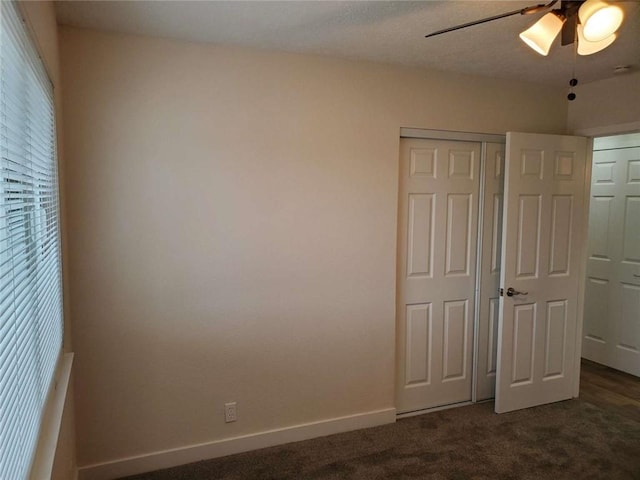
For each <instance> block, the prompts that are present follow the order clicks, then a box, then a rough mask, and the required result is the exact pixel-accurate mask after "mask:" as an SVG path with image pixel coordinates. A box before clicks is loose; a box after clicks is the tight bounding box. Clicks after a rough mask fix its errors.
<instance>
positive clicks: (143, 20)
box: [56, 0, 640, 86]
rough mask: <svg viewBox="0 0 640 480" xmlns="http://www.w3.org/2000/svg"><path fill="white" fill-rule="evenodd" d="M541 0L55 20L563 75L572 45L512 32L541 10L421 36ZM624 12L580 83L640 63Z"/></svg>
mask: <svg viewBox="0 0 640 480" xmlns="http://www.w3.org/2000/svg"><path fill="white" fill-rule="evenodd" d="M543 2H544V0H533V1H531V2H522V1H480V0H475V1H474V0H467V1H460V0H449V1H419V2H415V1H348V2H335V1H285V2H281V1H277V2H272V1H237V0H236V1H186V2H185V1H172V2H159V1H142V2H141V1H137V2H122V1H73V2H70V1H66V2H57V4H56V11H57V15H58V22H59V23H61V24H65V25H72V26H77V27H85V28H94V29H99V30H107V31H116V32H125V33H135V34H141V35H153V36H159V37H170V38H176V39H182V40H188V41H196V42H209V43H217V44H227V45H241V46H246V47H254V48H263V49H269V50H280V51H288V52H305V53H313V54H320V55H330V56H337V57H343V58H350V59H358V60H370V61H376V62H385V63H396V64H401V65H408V66H417V67H427V68H432V69H438V70H449V71H456V72H463V73H471V74H478V75H484V76H491V77H500V78H507V79H513V80H528V81H532V82H540V83H547V84H551V85H557V86H560V85H567V82H568V80H569V79H570V78H571V77H572V76H573V69H574V65H573V61H574V52H573V47H572V46H566V47H562V46H560V40H559V38H558V39H556V42H555V44H554V46H553V47H552V49H551V51H550V53H549V56H548V57H542V56H540V55H538V54H536V53H535V52H533V50H531V49H529V48H528V47H527V46H525V45H524V43H522V42H521V41H520V39H519V38H518V33H519V32H521V31H522V30H525V29H526V28H528V26H529V25H531V24H533V23H534V22H535V21H536V20H537V19H538V18H539V17H540V16H541V14H537V15H528V16H521V15H516V16H513V17H508V18H504V19H501V20H497V21H495V22H490V23H486V24H483V25H478V26H474V27H470V28H467V29H464V30H460V31H457V32H451V33H447V34H444V35H440V36H436V37H432V38H424V35H425V34H427V33H430V32H432V31H435V30H439V29H442V28H446V27H449V26H453V25H456V24H459V23H464V22H468V21H471V20H475V19H478V18H481V17H486V16H491V15H495V14H498V13H502V12H505V11H510V10H514V9H518V8H522V7H525V6H528V5H532V4H536V3H543ZM612 3H616V4H618V5H620V6H622V7H623V8H624V10H625V12H626V18H625V22H624V24H623V27H622V28H621V29H620V31H619V38H618V40H617V41H616V42H615V43H614V44H613V45H612V46H611V47H609V48H608V49H606V50H604V51H602V52H599V53H596V54H594V55H591V56H588V57H581V56H577V58H576V63H575V76H576V77H577V78H578V79H579V80H580V82H581V83H588V82H591V81H595V80H600V79H604V78H608V77H611V76H613V75H614V73H613V68H614V67H616V66H618V65H632V66H633V70H639V69H640V2H639V1H637V0H636V1H619V2H612Z"/></svg>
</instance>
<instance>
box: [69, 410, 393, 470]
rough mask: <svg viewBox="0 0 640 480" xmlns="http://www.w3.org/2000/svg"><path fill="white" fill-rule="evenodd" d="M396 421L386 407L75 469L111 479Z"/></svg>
mask: <svg viewBox="0 0 640 480" xmlns="http://www.w3.org/2000/svg"><path fill="white" fill-rule="evenodd" d="M395 421H396V409H395V408H387V409H383V410H374V411H371V412H365V413H359V414H355V415H348V416H344V417H336V418H331V419H327V420H320V421H317V422H310V423H304V424H299V425H293V426H290V427H285V428H279V429H274V430H268V431H265V432H258V433H254V434H248V435H242V436H238V437H232V438H226V439H222V440H216V441H212V442H207V443H200V444H195V445H189V446H185V447H180V448H174V449H170V450H163V451H159V452H153V453H149V454H146V455H139V456H134V457H127V458H122V459H118V460H113V461H110V462H104V463H97V464H93V465H86V466H82V467H80V468H79V469H78V480H113V479H116V478H120V477H125V476H128V475H135V474H138V473H144V472H150V471H153V470H160V469H163V468H170V467H175V466H178V465H184V464H187V463H192V462H197V461H200V460H205V459H210V458H217V457H223V456H226V455H233V454H235V453H242V452H247V451H249V450H257V449H259V448H266V447H272V446H275V445H282V444H285V443H290V442H298V441H301V440H308V439H311V438H316V437H323V436H325V435H332V434H334V433H342V432H348V431H351V430H357V429H360V428H369V427H376V426H379V425H384V424H387V423H393V422H395Z"/></svg>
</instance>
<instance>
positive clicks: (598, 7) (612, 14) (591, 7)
mask: <svg viewBox="0 0 640 480" xmlns="http://www.w3.org/2000/svg"><path fill="white" fill-rule="evenodd" d="M578 17H579V19H580V23H581V24H582V33H583V35H584V38H585V39H586V40H587V41H589V42H599V41H601V40H605V39H607V38H609V37H610V36H611V35H613V34H614V33H615V32H616V30H618V28H620V25H621V24H622V20H623V19H624V12H623V11H622V9H621V8H620V7H618V6H616V5H610V4H608V3H607V2H604V1H603V0H587V1H586V2H584V3H583V4H582V6H580V10H579V11H578Z"/></svg>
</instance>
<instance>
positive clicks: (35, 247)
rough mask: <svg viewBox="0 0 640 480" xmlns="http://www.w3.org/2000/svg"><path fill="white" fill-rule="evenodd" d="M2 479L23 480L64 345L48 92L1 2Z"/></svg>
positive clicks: (14, 11) (20, 27)
mask: <svg viewBox="0 0 640 480" xmlns="http://www.w3.org/2000/svg"><path fill="white" fill-rule="evenodd" d="M0 16H1V17H2V20H1V22H2V23H1V26H2V30H1V34H0V429H1V430H0V479H2V480H19V479H24V478H27V476H28V475H29V470H30V466H31V462H32V458H33V455H34V450H35V446H36V443H37V439H38V433H39V429H40V422H41V420H42V414H43V410H44V406H45V401H46V399H47V394H48V392H49V388H50V386H51V383H52V379H53V375H54V372H55V368H56V364H57V361H58V358H59V356H60V353H61V345H62V288H61V262H60V234H59V221H58V220H59V212H58V178H57V177H58V176H57V161H56V144H55V124H54V107H53V91H52V86H51V83H50V82H49V79H48V77H47V74H46V72H45V69H44V66H43V64H42V61H41V60H40V58H39V57H38V54H37V52H36V49H35V47H34V45H33V42H32V41H31V38H30V36H29V34H28V32H27V29H26V27H25V24H24V22H23V21H22V18H21V15H20V12H19V10H18V6H17V4H16V3H14V2H5V1H2V2H0Z"/></svg>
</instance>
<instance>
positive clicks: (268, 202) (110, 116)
mask: <svg viewBox="0 0 640 480" xmlns="http://www.w3.org/2000/svg"><path fill="white" fill-rule="evenodd" d="M61 52H62V70H63V79H64V86H65V96H64V114H65V126H66V128H65V145H66V162H67V163H66V165H67V169H68V170H67V194H68V203H69V208H68V230H69V233H70V238H69V242H70V245H69V252H70V255H69V258H70V287H71V295H72V296H71V299H72V305H71V314H72V319H73V322H74V346H75V351H76V362H77V363H76V368H77V370H76V373H77V375H76V389H77V392H78V395H77V398H76V404H77V409H76V413H77V419H78V435H79V441H78V447H79V448H78V456H79V463H80V464H81V465H88V464H94V463H97V462H104V461H109V460H115V459H119V458H123V457H126V456H132V455H138V454H144V453H148V452H154V451H159V450H163V449H170V448H175V447H181V446H186V445H192V444H195V443H199V442H208V441H212V440H217V439H225V438H229V437H232V436H237V435H242V434H250V433H253V432H259V431H264V430H267V429H273V428H280V427H286V426H291V425H296V424H300V423H305V422H312V421H316V420H323V419H329V418H334V417H339V416H343V415H350V414H355V413H361V412H367V411H372V410H376V409H383V408H386V407H392V406H393V404H394V336H395V325H394V317H395V314H394V309H395V304H394V302H395V259H396V245H395V243H396V240H395V239H396V202H397V181H398V178H397V168H398V167H397V161H398V160H397V157H398V148H399V138H398V135H399V128H400V127H402V126H405V127H422V128H431V129H448V130H460V131H473V132H487V133H504V132H505V131H507V130H510V129H512V130H520V131H537V132H557V133H563V132H564V127H565V125H566V100H565V91H564V90H565V89H564V88H563V89H559V90H553V89H549V88H547V87H540V86H535V85H530V84H521V83H514V82H504V81H492V80H490V79H482V78H474V77H469V76H461V75H453V74H444V73H437V72H433V71H424V70H412V69H402V68H396V67H390V66H386V65H379V64H367V63H354V62H348V61H342V60H336V59H328V58H322V57H314V56H304V55H294V54H278V53H268V52H262V51H255V50H245V49H237V48H223V47H216V46H207V45H198V44H189V43H180V42H176V41H169V40H161V39H154V38H143V37H134V36H125V35H116V34H104V33H97V32H92V31H88V30H78V29H71V28H66V27H65V28H62V29H61ZM229 401H237V402H238V415H239V420H238V421H237V422H236V423H231V424H225V423H224V421H223V404H224V403H225V402H229Z"/></svg>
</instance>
